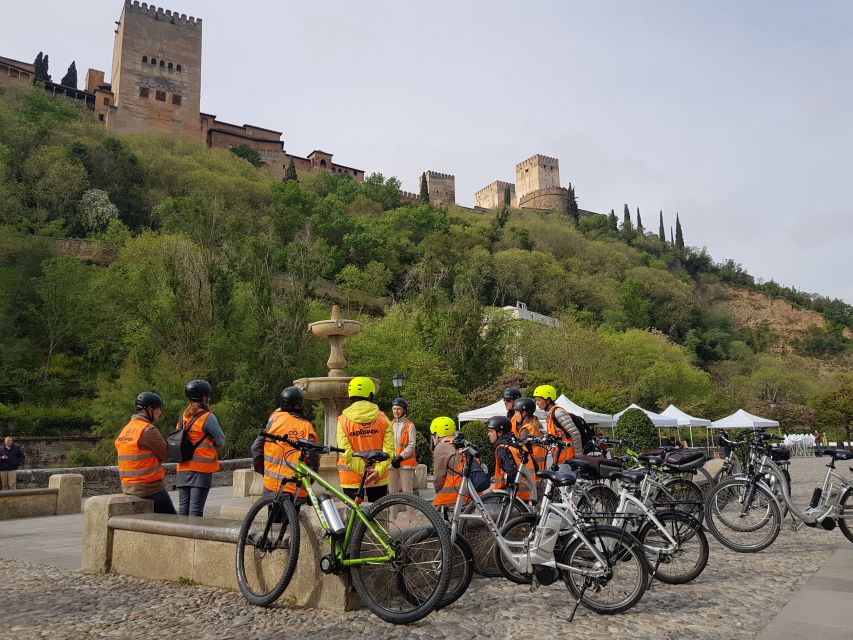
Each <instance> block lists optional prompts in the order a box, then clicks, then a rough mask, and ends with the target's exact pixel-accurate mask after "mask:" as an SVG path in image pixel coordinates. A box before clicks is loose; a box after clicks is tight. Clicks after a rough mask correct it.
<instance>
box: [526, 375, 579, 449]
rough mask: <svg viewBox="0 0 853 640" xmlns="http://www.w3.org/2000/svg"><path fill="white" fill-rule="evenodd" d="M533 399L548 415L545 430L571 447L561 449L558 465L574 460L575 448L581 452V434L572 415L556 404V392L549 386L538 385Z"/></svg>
mask: <svg viewBox="0 0 853 640" xmlns="http://www.w3.org/2000/svg"><path fill="white" fill-rule="evenodd" d="M533 399H534V400H536V406H537V407H539V409H541V410H542V411H545V412H547V414H548V420H547V422H546V423H545V430H546V431H547V432H548V433H549V434H551V435H554V436H559V437H561V438H562V439H563V440H565V441H566V442H570V443H571V446H569V447H567V448H565V449H563V451H562V453H561V454H560V459H559V460H558V463H559V464H563V463H564V462H566V461H567V460H569V459H570V458H574V457H575V452H576V450H575V447H577V451H581V452H582V449H583V442H582V440H581V432H580V430H579V429H578V428H577V426H575V422H574V420H572V414H570V413H569V412H568V411H566V410H565V409H564V408H563V407H561V406H559V405H558V404H557V403H556V400H557V390H556V389H555V388H554V387H553V386H551V385H550V384H540V385H539V386H538V387H536V389H535V390H534V391H533Z"/></svg>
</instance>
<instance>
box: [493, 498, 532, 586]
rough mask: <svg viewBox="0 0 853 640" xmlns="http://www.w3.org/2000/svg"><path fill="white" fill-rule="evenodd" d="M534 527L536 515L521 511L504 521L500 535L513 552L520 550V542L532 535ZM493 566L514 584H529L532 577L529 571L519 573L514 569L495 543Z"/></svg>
mask: <svg viewBox="0 0 853 640" xmlns="http://www.w3.org/2000/svg"><path fill="white" fill-rule="evenodd" d="M535 529H536V515H535V514H533V513H523V514H521V515H520V516H517V517H515V518H513V519H512V520H510V521H509V522H507V523H506V526H504V528H503V529H501V536H503V538H504V539H505V540H506V541H507V543H509V544H510V547H511V548H512V550H513V551H514V552H515V553H520V552H521V551H522V543H523V542H524V541H525V540H528V539H530V538H531V537H532V535H533V532H534V531H535ZM494 557H495V566H497V568H498V571H500V573H501V575H502V576H503V577H504V578H506V579H507V580H509V581H510V582H514V583H515V584H530V583H531V582H532V577H531V575H530V574H529V573H519V572H518V571H516V569H515V567H514V566H513V565H512V563H511V562H510V561H509V560H508V559H507V558H506V557H504V553H503V551H501V548H500V547H499V546H498V545H497V544H495V552H494Z"/></svg>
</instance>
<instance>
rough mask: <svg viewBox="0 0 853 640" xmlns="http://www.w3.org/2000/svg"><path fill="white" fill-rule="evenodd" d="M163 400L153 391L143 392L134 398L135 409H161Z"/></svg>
mask: <svg viewBox="0 0 853 640" xmlns="http://www.w3.org/2000/svg"><path fill="white" fill-rule="evenodd" d="M162 406H163V398H161V397H160V396H158V395H157V394H156V393H154V392H153V391H143V392H142V393H140V394H139V395H138V396H136V408H137V409H138V410H139V411H144V410H145V409H147V408H148V407H162Z"/></svg>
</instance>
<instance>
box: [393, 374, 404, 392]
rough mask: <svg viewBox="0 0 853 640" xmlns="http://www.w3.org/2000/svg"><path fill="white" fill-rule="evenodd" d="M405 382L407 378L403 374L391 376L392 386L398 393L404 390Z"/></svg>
mask: <svg viewBox="0 0 853 640" xmlns="http://www.w3.org/2000/svg"><path fill="white" fill-rule="evenodd" d="M404 382H406V376H404V375H403V374H402V373H399V372H397V373H395V374H394V375H393V376H391V384H392V385H393V387H394V388H395V389H397V391H398V392H399V390H400V389H402V388H403V383H404Z"/></svg>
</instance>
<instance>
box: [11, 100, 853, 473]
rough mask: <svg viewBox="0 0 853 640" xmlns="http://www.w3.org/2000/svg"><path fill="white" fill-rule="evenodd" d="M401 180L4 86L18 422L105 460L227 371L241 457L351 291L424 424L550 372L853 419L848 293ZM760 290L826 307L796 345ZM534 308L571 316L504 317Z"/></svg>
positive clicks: (614, 385)
mask: <svg viewBox="0 0 853 640" xmlns="http://www.w3.org/2000/svg"><path fill="white" fill-rule="evenodd" d="M399 187H400V184H399V181H397V180H396V179H394V178H388V179H386V178H385V177H383V176H382V175H380V174H373V175H372V176H370V177H369V178H368V179H367V180H366V181H365V182H364V183H358V182H355V181H353V180H352V179H351V178H349V177H347V176H338V175H331V174H329V173H325V172H321V173H317V174H310V175H300V176H299V180H298V181H279V180H275V179H273V178H271V177H269V176H268V175H266V174H265V173H264V171H263V168H261V169H258V168H256V167H254V166H253V165H252V164H250V163H249V162H247V161H246V160H243V159H240V158H238V157H236V156H235V155H233V154H231V153H228V152H226V151H222V150H208V149H205V148H203V147H201V146H200V145H198V144H193V143H190V142H183V141H180V140H177V139H174V138H168V137H161V136H141V137H135V136H129V137H123V136H120V137H116V136H113V135H110V134H109V133H108V132H107V131H106V130H105V129H104V128H103V127H102V126H101V125H100V124H99V123H97V122H96V121H94V120H93V118H92V116H91V115H90V114H89V113H87V112H85V111H83V110H80V109H78V108H77V107H76V106H75V105H73V104H71V103H68V102H65V101H63V100H61V99H60V100H55V99H52V98H49V97H48V96H47V95H45V94H44V93H43V92H40V91H39V90H38V89H34V90H33V91H32V92H29V93H25V94H23V95H22V96H20V97H18V98H15V99H12V98H10V97H8V96H7V97H0V425H2V430H3V431H9V432H13V433H16V434H23V433H34V434H35V433H60V432H61V433H73V432H79V431H89V430H92V431H94V432H95V433H98V434H101V435H102V436H104V438H105V439H106V440H105V445H104V447H103V450H102V453H103V454H104V455H103V456H102V458H100V459H102V460H107V459H109V455H108V454H109V451H110V446H111V445H110V440H111V439H112V438H113V437H114V435H115V434H116V433H117V431H118V430H119V429H120V428H121V426H123V424H124V423H125V422H126V420H127V417H128V415H129V414H130V412H131V410H132V400H133V398H134V396H135V395H136V393H138V392H139V391H140V390H143V389H154V390H156V391H157V392H159V393H160V394H162V395H163V397H164V399H165V401H166V416H168V417H169V418H168V419H164V423H167V422H169V421H170V420H172V419H174V417H175V416H176V415H177V412H178V410H179V408H180V407H181V405H182V401H183V398H182V389H183V383H184V382H185V381H186V380H188V379H190V378H196V377H203V378H206V379H208V380H210V381H211V383H212V384H213V387H214V389H215V395H216V397H215V401H216V412H217V414H218V415H219V417H220V422H221V423H222V424H223V426H224V428H225V430H226V432H227V435H228V436H229V443H228V445H227V452H226V453H227V454H228V455H246V453H247V451H248V445H249V443H250V442H251V440H252V438H253V437H254V435H255V434H256V433H257V431H258V429H259V428H260V426H262V424H263V422H264V420H265V418H266V416H267V414H268V412H269V411H270V410H271V409H272V408H273V407H274V406H275V398H276V394H277V392H278V391H279V390H280V389H281V388H282V387H283V386H284V385H286V384H288V383H290V382H291V381H292V380H293V379H295V378H298V377H302V376H306V375H324V374H325V360H326V358H327V357H328V346H327V344H326V343H324V342H321V341H319V340H315V339H314V338H312V337H311V336H310V335H309V334H308V333H307V331H306V328H307V325H308V323H309V322H311V321H313V320H316V319H320V318H323V317H328V308H329V301H330V299H336V300H338V301H340V302H342V303H343V304H344V305H345V306H346V309H347V313H348V315H350V316H354V317H357V318H359V319H361V320H362V321H363V322H364V323H365V329H364V331H363V332H362V333H361V334H360V335H359V336H357V337H355V338H353V339H351V340H349V341H348V343H347V346H346V352H347V358H348V360H349V365H348V371H349V372H350V373H351V374H357V373H363V374H369V375H372V376H375V377H378V378H380V379H381V381H382V383H383V386H382V389H381V392H380V396H381V401H382V402H383V403H388V402H389V401H390V399H391V398H392V392H393V389H391V385H390V377H391V374H392V373H394V372H395V371H401V372H402V373H404V374H405V376H406V378H407V381H406V386H405V395H406V396H407V397H408V398H409V399H410V401H411V403H412V416H413V418H414V419H415V421H416V424H417V425H418V426H419V428H420V429H421V430H426V427H427V426H428V423H429V420H430V419H431V418H432V417H435V416H437V415H441V414H454V413H456V412H457V411H459V410H460V409H463V408H470V406H471V405H472V404H474V403H479V402H480V401H483V400H486V399H492V400H493V399H494V398H495V397H497V396H496V394H497V393H498V392H499V389H500V388H501V387H502V386H503V385H505V384H508V383H509V382H514V383H516V384H522V385H524V386H527V385H532V384H537V383H541V382H546V381H547V382H554V383H555V384H557V385H558V387H559V389H560V390H561V391H563V392H565V393H567V394H568V395H570V396H572V397H573V398H574V399H575V400H577V401H578V402H581V403H585V404H588V405H589V406H590V407H592V408H594V409H599V410H605V411H613V410H617V409H621V408H623V407H624V406H625V405H626V404H627V403H628V402H631V401H636V402H639V403H641V404H642V405H643V406H646V407H648V408H650V409H654V408H662V407H664V406H666V404H667V403H669V402H670V401H672V402H675V403H677V404H679V406H681V407H682V408H683V409H685V410H687V411H693V412H696V413H697V414H701V415H706V416H710V417H712V418H716V417H720V416H721V415H724V414H725V413H728V412H730V411H733V410H734V409H737V408H739V407H745V408H747V409H750V410H754V411H758V412H761V413H765V414H768V413H770V409H769V406H768V405H769V403H770V402H774V403H776V404H777V407H776V410H775V412H774V413H775V415H776V416H777V417H778V418H779V419H780V420H781V421H782V422H783V425H784V427H785V428H787V429H790V430H803V429H812V428H814V425H815V424H818V425H820V426H822V427H824V426H825V427H826V428H833V429H841V428H842V425H841V424H837V423H838V422H839V418H838V417H837V416H838V415H839V414H838V413H837V412H836V413H834V414H832V416H834V417H832V418H829V417H827V416H826V415H824V414H823V413H821V408H820V407H819V406H816V405H815V401H814V400H813V398H821V397H826V396H825V394H827V393H836V392H838V393H842V392H843V393H847V391H844V390H845V389H848V390H849V388H850V375H849V372H850V370H851V369H850V350H849V349H850V345H849V340H848V339H847V338H846V337H845V334H844V331H845V330H848V329H849V327H850V326H851V317H852V316H851V308H850V307H849V306H848V305H846V304H844V303H843V302H841V301H837V300H828V299H826V298H822V297H819V296H813V295H807V294H803V293H801V292H797V291H795V290H793V289H786V288H784V287H780V286H779V285H776V284H775V283H766V284H762V285H757V284H756V283H755V282H754V281H753V280H752V278H751V277H750V276H749V275H748V274H746V273H745V272H743V270H742V269H741V268H740V267H739V265H737V264H736V263H734V262H733V261H729V262H725V263H721V264H715V263H714V262H713V260H712V259H711V258H710V257H709V256H708V255H707V253H706V252H705V251H704V250H700V251H697V250H693V249H690V248H689V247H687V248H676V247H673V246H671V245H670V244H669V243H668V242H665V241H663V240H661V239H660V238H659V237H658V236H657V234H648V233H645V232H644V231H642V230H637V229H634V228H633V225H632V224H631V223H628V224H623V225H622V227H621V228H619V227H618V226H617V225H615V219H614V217H613V216H611V217H610V218H608V217H607V216H580V217H579V218H578V219H573V218H572V217H571V216H568V215H566V214H564V213H560V212H536V211H517V210H509V209H501V210H497V211H493V212H488V213H477V212H473V211H470V210H466V209H462V208H458V207H433V206H429V205H422V206H401V204H400V190H399ZM731 287H735V289H732V288H731ZM744 290H749V291H757V292H761V293H762V294H770V295H773V296H776V297H777V298H779V299H783V298H784V299H785V300H787V301H788V302H786V304H787V305H788V306H790V305H791V304H794V305H796V306H797V308H802V309H807V310H808V311H809V312H810V313H814V314H820V316H817V315H815V316H814V317H815V318H817V319H822V320H823V322H822V324H820V323H818V322H815V324H814V325H813V327H812V328H811V329H809V328H807V329H806V330H805V332H804V333H800V334H797V335H796V336H793V337H792V336H791V335H787V334H784V333H781V332H779V331H777V330H776V328H775V326H774V325H773V324H772V322H767V323H760V322H759V323H751V322H749V321H743V322H741V320H742V318H740V317H739V316H738V314H737V313H736V312H735V313H733V311H732V307H731V299H732V296H733V295H734V296H741V295H744V294H742V293H740V292H741V291H744ZM750 295H751V294H750ZM516 300H521V301H525V302H526V303H527V304H528V306H529V307H530V308H531V309H533V310H536V311H539V312H541V313H545V314H549V315H553V316H557V317H559V318H560V319H561V320H562V325H561V326H560V327H559V328H547V327H543V326H539V325H535V324H530V323H525V322H517V321H510V320H509V319H508V318H507V317H505V316H504V315H502V314H501V313H498V312H496V311H495V309H494V307H499V306H502V305H504V304H513V303H515V301H516ZM786 341H787V342H786ZM781 347H784V348H781ZM519 366H521V369H519ZM821 394H824V396H821ZM836 395H837V393H836ZM842 395H843V394H842ZM315 417H317V416H315ZM163 426H165V425H163ZM93 459H98V458H97V457H96V458H92V457H91V456H89V457H87V456H82V455H81V456H78V460H79V461H81V462H85V461H91V460H93Z"/></svg>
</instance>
